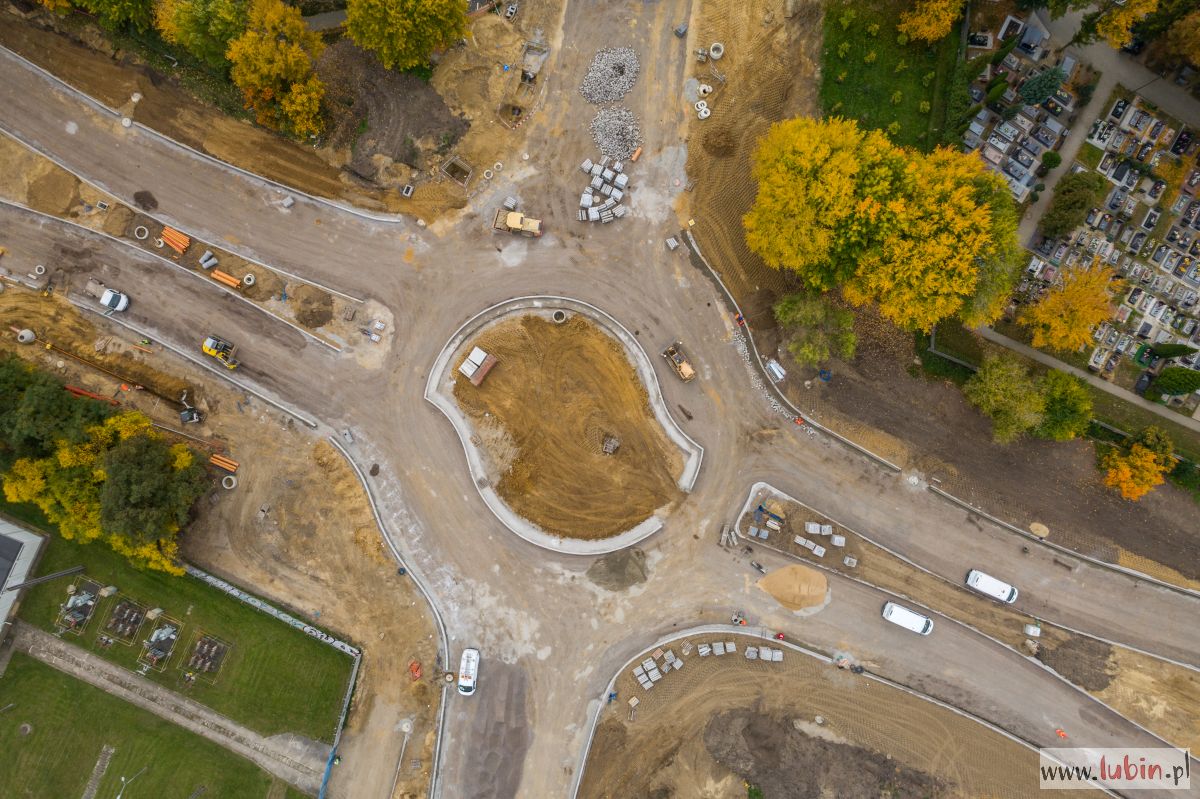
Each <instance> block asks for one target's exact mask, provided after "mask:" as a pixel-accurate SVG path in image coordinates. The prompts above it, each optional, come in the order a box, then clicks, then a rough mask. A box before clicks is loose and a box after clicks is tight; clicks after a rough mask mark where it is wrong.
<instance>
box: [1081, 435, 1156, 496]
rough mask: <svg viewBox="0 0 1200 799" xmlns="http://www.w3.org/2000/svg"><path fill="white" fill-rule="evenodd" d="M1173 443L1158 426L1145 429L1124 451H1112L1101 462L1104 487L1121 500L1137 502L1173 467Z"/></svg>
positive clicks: (1122, 449)
mask: <svg viewBox="0 0 1200 799" xmlns="http://www.w3.org/2000/svg"><path fill="white" fill-rule="evenodd" d="M1174 450H1175V444H1174V442H1172V441H1171V438H1170V436H1168V435H1167V434H1166V433H1165V432H1163V431H1162V430H1160V429H1159V428H1157V427H1153V426H1151V427H1147V428H1145V429H1144V430H1142V432H1141V433H1139V434H1138V435H1137V437H1136V438H1134V439H1132V440H1131V441H1130V442H1129V443H1128V444H1127V445H1126V446H1125V447H1123V448H1119V449H1117V448H1114V449H1110V450H1109V451H1108V452H1106V453H1105V454H1104V455H1103V457H1101V459H1100V468H1102V469H1104V470H1105V474H1104V485H1106V486H1108V487H1109V488H1112V489H1114V490H1116V491H1119V492H1120V493H1121V496H1122V497H1123V498H1124V499H1128V500H1133V501H1137V500H1139V499H1141V498H1142V497H1144V496H1145V495H1146V494H1148V493H1149V492H1150V491H1151V490H1152V489H1153V488H1154V487H1155V486H1158V485H1162V483H1163V477H1164V475H1166V474H1167V473H1168V472H1170V471H1171V470H1172V469H1173V468H1174V467H1175V461H1174V459H1173V457H1172V456H1173V454H1174Z"/></svg>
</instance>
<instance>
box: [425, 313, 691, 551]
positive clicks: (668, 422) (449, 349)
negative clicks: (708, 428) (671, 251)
mask: <svg viewBox="0 0 1200 799" xmlns="http://www.w3.org/2000/svg"><path fill="white" fill-rule="evenodd" d="M525 309H533V310H550V309H563V310H568V311H571V312H573V313H578V314H581V315H583V316H586V317H587V318H589V319H591V320H592V321H594V322H597V323H598V324H600V326H601V327H602V328H604V329H605V330H606V331H607V332H608V333H610V334H612V335H614V336H616V338H617V339H618V340H619V341H620V342H621V343H622V345H623V346H624V347H625V351H626V353H627V354H628V355H629V356H630V357H631V359H632V360H633V363H634V367H635V369H636V370H637V372H638V375H639V377H641V379H642V382H643V383H644V384H645V385H646V390H647V395H648V397H649V400H650V407H651V408H652V409H653V411H654V416H655V419H656V420H657V421H658V423H659V424H660V425H661V426H662V428H663V430H664V431H665V432H666V434H667V436H668V437H669V438H670V439H671V440H672V442H674V443H675V445H676V446H678V447H679V448H680V449H682V450H683V451H684V453H685V455H686V460H685V463H684V470H683V474H682V475H681V476H680V478H679V487H680V488H681V489H683V490H684V491H691V489H692V488H693V486H694V485H695V482H696V478H697V476H698V475H699V473H700V465H701V463H702V462H703V459H704V448H703V447H702V446H700V445H699V444H698V443H696V441H694V440H693V439H692V438H691V437H690V436H689V435H688V434H687V433H685V432H684V431H683V428H681V427H680V426H679V424H678V423H677V422H676V421H675V419H674V417H672V416H671V413H670V411H669V410H668V409H667V406H666V402H665V401H664V400H663V397H662V391H661V389H660V387H659V384H658V377H657V376H656V375H655V373H654V367H653V365H652V364H651V362H650V358H649V356H648V355H647V354H646V352H645V350H643V349H642V346H641V344H639V343H638V341H637V339H636V338H634V336H633V334H632V333H630V332H629V331H628V330H627V329H626V328H625V327H624V326H623V325H622V324H621V323H620V322H618V321H617V320H616V319H615V318H613V317H612V316H610V315H609V314H608V313H606V312H604V311H602V310H601V309H599V308H597V307H596V306H594V305H591V304H589V303H586V302H583V301H581V300H576V299H572V298H570V297H559V296H551V295H530V296H525V297H514V298H512V299H509V300H505V301H503V302H499V303H496V304H495V305H492V306H490V307H488V308H485V309H483V310H482V311H480V312H479V313H477V314H475V315H474V316H472V317H471V318H470V319H468V320H467V321H466V322H464V323H463V324H462V325H461V326H460V327H459V328H458V330H456V331H455V332H454V334H453V335H452V336H451V337H450V339H449V340H448V341H447V342H446V344H445V346H444V347H442V350H441V352H440V353H438V356H437V358H436V359H435V360H434V363H433V367H432V368H431V369H430V372H429V378H428V380H427V382H426V385H425V399H426V400H427V401H428V402H429V403H430V404H432V405H433V406H434V407H436V408H437V409H438V410H439V411H441V412H442V414H443V415H445V417H446V418H447V419H449V420H450V424H451V426H453V427H454V431H455V432H456V433H457V434H458V438H459V442H460V443H461V444H462V447H463V452H464V454H465V455H466V458H467V466H468V469H469V470H470V473H471V478H472V480H473V481H474V483H475V488H476V490H477V491H478V492H479V495H480V497H481V498H482V499H483V502H484V504H485V505H487V507H488V509H489V510H491V512H492V513H493V514H494V515H495V516H496V518H497V519H499V520H500V523H501V524H503V525H504V526H505V527H507V528H508V529H509V530H511V531H512V532H514V533H516V534H517V535H518V536H519V537H521V538H523V539H524V540H526V541H528V542H529V543H531V544H533V545H535V546H539V547H542V548H544V549H549V550H551V551H553V552H558V553H561V554H566V555H589V556H590V555H603V554H607V553H609V552H616V551H617V550H620V549H624V548H626V547H629V546H632V545H634V544H636V543H638V542H640V541H643V540H645V539H646V538H648V537H649V536H651V535H653V534H654V533H655V532H657V531H658V530H660V529H661V528H662V526H663V519H662V518H660V517H659V516H658V515H657V514H656V515H654V516H651V517H650V518H649V519H646V520H645V521H643V522H642V523H641V524H639V525H637V526H636V527H634V528H632V529H630V530H626V531H625V532H623V533H621V534H619V535H616V536H612V537H610V538H606V539H603V540H601V541H581V540H575V539H567V538H561V537H559V536H554V535H550V534H549V533H546V532H544V531H543V530H541V529H540V528H538V527H537V526H536V525H534V524H533V523H532V522H529V521H528V520H526V519H523V518H521V517H520V516H518V515H517V514H515V513H514V512H513V511H512V510H511V509H510V508H509V507H508V505H507V504H505V503H504V501H503V500H502V499H500V496H499V494H497V493H496V491H495V489H494V488H492V487H491V486H490V485H489V481H488V476H487V470H486V468H485V467H484V464H483V457H482V454H481V453H480V452H479V450H478V449H477V448H476V447H475V446H474V445H472V444H471V443H470V440H471V436H472V435H473V434H472V431H471V425H470V422H469V421H468V420H467V418H466V417H465V416H464V415H463V414H462V412H461V411H459V409H458V406H457V404H456V403H455V402H454V401H453V399H452V398H450V397H449V396H447V395H446V394H444V393H443V392H442V389H443V388H444V387H445V386H446V385H447V384H448V383H449V379H450V377H451V374H452V373H451V371H450V367H451V360H452V359H453V357H454V354H455V353H456V352H457V351H458V350H459V348H461V347H462V346H463V344H464V343H465V342H466V341H467V339H468V338H470V337H471V336H472V335H474V334H475V333H476V332H477V331H478V330H479V329H480V328H481V327H482V326H483V325H485V324H487V323H489V322H492V321H494V320H496V319H499V318H500V317H503V316H507V315H509V314H511V313H513V312H515V311H519V310H525Z"/></svg>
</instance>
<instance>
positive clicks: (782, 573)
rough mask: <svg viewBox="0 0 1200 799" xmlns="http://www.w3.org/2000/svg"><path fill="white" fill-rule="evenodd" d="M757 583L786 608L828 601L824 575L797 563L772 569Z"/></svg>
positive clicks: (805, 606)
mask: <svg viewBox="0 0 1200 799" xmlns="http://www.w3.org/2000/svg"><path fill="white" fill-rule="evenodd" d="M757 585H758V587H759V588H761V589H762V590H764V591H766V592H767V593H768V594H770V595H771V596H772V597H774V599H775V601H776V602H778V603H779V604H780V605H783V606H784V607H785V608H787V609H788V610H807V609H808V608H813V607H819V606H821V605H824V604H825V603H826V602H828V601H829V581H828V580H827V579H826V578H825V575H824V574H822V573H821V572H819V571H817V570H816V569H810V568H808V567H807V566H801V565H800V564H798V563H797V564H792V565H791V566H784V567H783V568H782V569H774V570H772V571H771V573H770V574H767V575H766V576H765V577H763V578H762V579H761V580H759V581H758V583H757Z"/></svg>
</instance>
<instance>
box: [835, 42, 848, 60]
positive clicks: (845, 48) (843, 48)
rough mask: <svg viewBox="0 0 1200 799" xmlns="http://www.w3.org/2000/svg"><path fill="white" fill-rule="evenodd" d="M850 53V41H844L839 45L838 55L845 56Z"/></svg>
mask: <svg viewBox="0 0 1200 799" xmlns="http://www.w3.org/2000/svg"><path fill="white" fill-rule="evenodd" d="M849 54H850V42H842V43H841V44H839V45H838V56H840V57H841V58H845V57H846V56H848V55H849Z"/></svg>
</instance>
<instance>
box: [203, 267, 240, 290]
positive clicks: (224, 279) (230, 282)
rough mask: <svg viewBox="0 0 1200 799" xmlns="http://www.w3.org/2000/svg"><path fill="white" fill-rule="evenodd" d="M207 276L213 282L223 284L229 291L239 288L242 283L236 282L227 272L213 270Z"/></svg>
mask: <svg viewBox="0 0 1200 799" xmlns="http://www.w3.org/2000/svg"><path fill="white" fill-rule="evenodd" d="M208 274H209V275H211V276H212V279H213V280H215V281H217V282H218V283H224V284H225V285H226V286H229V288H231V289H236V288H240V287H241V285H242V281H240V280H238V279H237V278H236V277H234V276H233V275H231V274H229V273H228V272H222V271H221V270H220V269H214V270H212V271H211V272H209V273H208Z"/></svg>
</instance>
